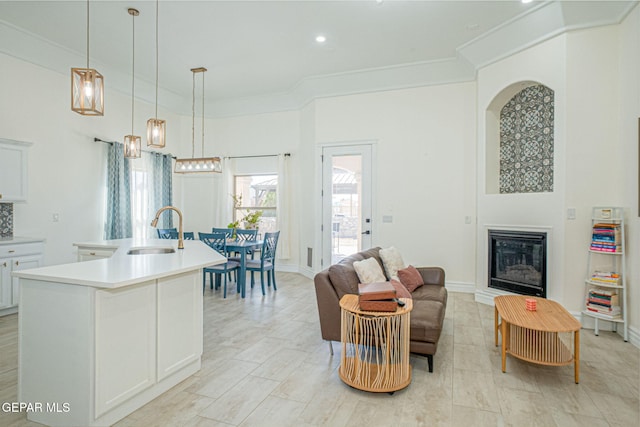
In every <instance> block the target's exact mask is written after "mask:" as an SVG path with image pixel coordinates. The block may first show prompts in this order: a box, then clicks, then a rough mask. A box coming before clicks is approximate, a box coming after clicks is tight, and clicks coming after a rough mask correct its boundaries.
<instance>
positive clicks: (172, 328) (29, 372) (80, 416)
mask: <svg viewBox="0 0 640 427" xmlns="http://www.w3.org/2000/svg"><path fill="white" fill-rule="evenodd" d="M20 280H21V286H22V298H21V306H20V312H19V313H18V315H19V337H18V342H19V347H20V349H19V352H20V363H19V364H18V370H19V372H18V376H19V383H20V384H21V387H20V388H19V396H18V399H19V401H23V402H59V401H60V399H63V397H64V399H63V400H64V402H66V403H68V404H69V405H70V407H71V408H72V410H71V411H69V412H67V413H64V412H59V413H53V412H44V411H43V412H31V413H29V414H28V418H29V420H31V421H35V422H39V423H42V424H45V425H50V426H68V425H82V426H110V425H113V424H115V423H116V422H117V421H118V420H120V419H122V418H123V417H125V416H126V415H128V414H130V413H131V412H133V411H134V410H136V409H138V408H140V407H141V406H143V405H144V404H146V403H148V402H149V401H151V400H152V399H154V398H156V397H157V396H159V395H160V394H162V393H163V392H165V391H167V390H168V389H170V388H171V387H173V386H175V385H176V384H178V383H179V382H181V381H183V380H184V379H185V378H187V377H189V376H191V375H192V374H194V373H195V372H197V371H198V370H199V369H200V364H201V357H202V331H203V325H202V317H203V305H202V304H203V303H202V301H203V300H202V298H203V297H202V283H201V280H202V273H201V270H199V269H197V270H192V271H188V272H186V273H179V274H174V275H169V276H165V277H161V278H158V279H153V280H145V281H142V282H140V283H134V284H131V285H128V286H123V287H120V288H115V289H100V288H93V287H91V286H82V285H73V284H67V283H57V282H51V281H48V280H34V279H25V278H21V279H20ZM60 313H64V315H60Z"/></svg>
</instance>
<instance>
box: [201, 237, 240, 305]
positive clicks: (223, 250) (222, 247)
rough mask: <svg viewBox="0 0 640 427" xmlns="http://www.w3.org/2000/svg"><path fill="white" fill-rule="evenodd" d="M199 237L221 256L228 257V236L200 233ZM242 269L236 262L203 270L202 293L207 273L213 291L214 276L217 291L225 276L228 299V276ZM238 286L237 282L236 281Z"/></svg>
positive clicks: (225, 293)
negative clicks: (222, 277)
mask: <svg viewBox="0 0 640 427" xmlns="http://www.w3.org/2000/svg"><path fill="white" fill-rule="evenodd" d="M198 237H199V238H200V240H201V241H202V242H204V243H205V244H206V245H208V246H209V247H210V248H212V249H213V250H215V251H217V252H218V253H219V254H220V255H222V256H226V254H227V236H226V234H225V233H198ZM238 268H240V263H238V262H236V261H227V262H225V263H223V264H216V265H212V266H210V267H205V268H204V269H203V270H202V291H203V292H204V288H205V283H206V280H207V273H209V283H210V284H211V289H213V275H214V274H215V275H216V289H218V287H220V279H221V277H220V276H221V275H222V276H224V298H226V297H227V274H228V273H230V272H231V271H234V270H237V269H238ZM236 285H237V281H236Z"/></svg>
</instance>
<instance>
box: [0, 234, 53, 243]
mask: <svg viewBox="0 0 640 427" xmlns="http://www.w3.org/2000/svg"><path fill="white" fill-rule="evenodd" d="M39 242H44V239H42V238H39V237H18V236H13V237H2V238H0V245H15V244H19V243H39Z"/></svg>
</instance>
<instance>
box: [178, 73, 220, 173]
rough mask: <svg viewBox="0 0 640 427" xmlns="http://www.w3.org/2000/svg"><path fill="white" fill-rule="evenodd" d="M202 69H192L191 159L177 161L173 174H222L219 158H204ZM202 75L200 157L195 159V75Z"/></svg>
mask: <svg viewBox="0 0 640 427" xmlns="http://www.w3.org/2000/svg"><path fill="white" fill-rule="evenodd" d="M206 71H207V69H206V68H204V67H199V68H192V69H191V72H192V73H193V85H192V96H193V101H192V103H191V115H192V121H191V158H185V159H177V160H176V166H175V169H174V172H175V173H202V172H217V173H220V172H222V163H221V162H220V157H204V73H205V72H206ZM198 73H202V157H198V158H196V157H195V122H196V74H198Z"/></svg>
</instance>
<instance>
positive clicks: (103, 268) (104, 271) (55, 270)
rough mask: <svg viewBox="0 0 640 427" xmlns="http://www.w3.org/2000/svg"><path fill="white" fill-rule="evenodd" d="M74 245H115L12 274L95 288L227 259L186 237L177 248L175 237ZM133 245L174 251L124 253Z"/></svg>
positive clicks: (114, 286)
mask: <svg viewBox="0 0 640 427" xmlns="http://www.w3.org/2000/svg"><path fill="white" fill-rule="evenodd" d="M74 245H75V246H91V247H104V248H105V249H107V248H109V249H113V248H115V247H117V248H118V249H117V250H116V251H115V253H114V254H113V255H112V256H111V257H110V258H105V259H98V260H93V261H85V262H76V263H71V264H60V265H52V266H48V267H40V268H33V269H29V270H21V271H17V272H14V273H12V275H13V276H15V277H19V278H23V279H34V280H43V281H48V282H58V283H69V284H73V285H84V286H93V287H97V288H119V287H122V286H129V285H132V284H135V283H140V282H144V281H147V280H153V279H158V278H160V277H165V276H170V275H173V274H179V273H184V272H187V271H193V270H197V269H200V268H202V267H207V266H209V265H214V264H221V263H223V262H225V261H226V258H225V257H223V256H222V255H220V254H219V253H218V252H216V251H214V250H213V249H211V248H210V247H209V246H207V245H206V244H204V243H202V242H201V241H199V240H185V242H184V249H177V247H178V241H177V240H165V239H150V240H135V239H121V240H104V241H96V242H86V243H76V244H74ZM134 247H170V248H174V249H175V253H172V254H156V255H127V251H128V250H129V249H131V248H134Z"/></svg>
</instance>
